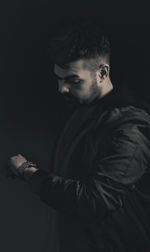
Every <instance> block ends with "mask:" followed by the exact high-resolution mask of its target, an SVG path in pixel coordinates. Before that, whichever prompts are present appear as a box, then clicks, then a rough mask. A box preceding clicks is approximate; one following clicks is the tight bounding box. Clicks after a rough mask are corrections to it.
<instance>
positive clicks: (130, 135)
mask: <svg viewBox="0 0 150 252" xmlns="http://www.w3.org/2000/svg"><path fill="white" fill-rule="evenodd" d="M49 48H50V56H51V59H52V60H53V62H54V74H55V76H56V78H57V80H58V90H59V92H60V93H61V94H63V95H64V97H65V98H66V100H67V102H69V103H70V104H71V106H72V107H73V108H74V109H73V110H72V111H73V112H72V114H71V116H70V118H69V120H68V121H67V122H66V125H65V127H64V129H63V130H62V133H61V135H60V137H59V140H58V142H57V147H56V150H55V153H54V158H53V160H52V162H51V163H52V164H51V172H50V173H47V172H44V171H42V170H40V169H39V168H38V167H36V165H34V164H32V163H31V162H28V161H27V160H26V158H25V157H23V156H22V155H20V154H19V155H17V156H13V157H11V158H10V165H9V166H10V170H11V171H12V172H13V174H15V175H16V176H18V177H21V178H23V179H25V180H26V181H28V183H29V185H30V186H31V189H32V190H33V191H34V192H35V193H37V194H38V195H39V196H40V198H41V200H42V201H44V202H45V203H46V204H48V205H49V206H50V207H52V208H54V209H55V210H56V219H57V222H56V226H57V232H56V233H53V231H51V232H52V233H51V236H54V237H55V236H56V235H58V242H59V244H58V245H59V246H58V250H57V251H60V252H68V251H71V252H75V251H76V252H77V251H79V252H80V251H86V252H98V251H99V252H112V251H114V252H137V251H140V252H148V251H150V218H149V210H150V195H149V193H150V192H149V191H148V189H147V186H148V183H149V178H150V177H149V160H150V115H149V113H148V110H147V108H146V107H145V108H144V107H142V106H141V105H140V104H138V103H136V102H133V101H132V102H131V101H128V100H127V99H126V98H125V95H123V96H121V94H120V92H119V91H117V90H116V89H115V88H114V87H113V84H112V82H111V80H110V45H109V41H108V39H107V37H106V36H105V35H104V33H103V32H101V30H100V28H99V26H97V25H96V24H94V25H93V24H92V22H89V23H84V22H83V23H80V24H74V25H72V26H70V27H67V29H62V30H61V32H60V33H58V35H57V36H55V37H54V38H53V39H52V40H51V41H50V46H49ZM54 252H55V251H54Z"/></svg>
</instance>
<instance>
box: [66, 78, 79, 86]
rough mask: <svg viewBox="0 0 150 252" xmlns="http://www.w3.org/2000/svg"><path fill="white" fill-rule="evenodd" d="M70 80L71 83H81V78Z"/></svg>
mask: <svg viewBox="0 0 150 252" xmlns="http://www.w3.org/2000/svg"><path fill="white" fill-rule="evenodd" d="M69 82H70V84H73V85H76V84H80V83H81V80H79V79H76V80H70V81H69Z"/></svg>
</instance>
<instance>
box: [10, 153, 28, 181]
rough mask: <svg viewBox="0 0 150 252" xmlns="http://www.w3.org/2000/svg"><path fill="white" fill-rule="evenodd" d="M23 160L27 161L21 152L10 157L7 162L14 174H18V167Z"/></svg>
mask: <svg viewBox="0 0 150 252" xmlns="http://www.w3.org/2000/svg"><path fill="white" fill-rule="evenodd" d="M24 162H27V159H26V158H25V157H23V156H22V155H21V154H18V155H16V156H13V157H10V159H9V162H8V166H9V168H10V170H11V171H12V173H13V174H14V175H16V176H18V173H19V172H18V171H19V167H20V166H21V165H22V164H23V163H24Z"/></svg>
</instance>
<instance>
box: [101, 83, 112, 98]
mask: <svg viewBox="0 0 150 252" xmlns="http://www.w3.org/2000/svg"><path fill="white" fill-rule="evenodd" d="M112 89H113V85H112V82H111V80H110V79H107V80H106V81H105V82H104V83H103V85H102V86H101V88H100V96H99V98H102V97H104V96H105V95H106V94H108V93H109V92H110V91H111V90H112Z"/></svg>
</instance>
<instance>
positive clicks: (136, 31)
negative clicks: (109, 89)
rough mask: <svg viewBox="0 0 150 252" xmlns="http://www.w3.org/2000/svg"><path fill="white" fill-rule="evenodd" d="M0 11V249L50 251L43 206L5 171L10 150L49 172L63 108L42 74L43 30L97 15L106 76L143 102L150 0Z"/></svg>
mask: <svg viewBox="0 0 150 252" xmlns="http://www.w3.org/2000/svg"><path fill="white" fill-rule="evenodd" d="M0 11H1V23H0V26H1V38H0V48H1V57H0V64H1V66H0V82H1V84H0V115H1V117H0V118H1V119H0V122H1V128H0V129H1V132H0V139H1V140H0V163H1V170H0V171H1V177H0V199H1V200H0V201H1V206H0V223H1V225H0V237H1V241H0V251H3V252H5V251H6V252H9V251H16V252H19V251H24V252H27V251H28V252H30V251H32V252H34V251H36V252H38V251H39V252H40V251H50V249H51V251H53V249H52V248H51V245H50V244H51V242H50V239H52V235H51V234H49V231H48V227H49V219H48V218H49V217H48V213H49V209H48V208H47V207H46V206H45V205H44V204H43V203H41V202H39V200H38V198H36V197H35V196H33V195H31V194H30V192H29V189H28V186H27V185H26V184H25V183H24V182H20V181H18V180H12V179H11V178H7V177H6V173H5V170H6V164H7V159H8V157H9V156H11V155H14V154H17V153H22V154H24V155H25V156H27V158H28V159H31V160H32V161H34V162H37V163H38V165H39V166H40V167H41V168H42V169H46V170H48V169H49V168H48V164H49V159H50V153H51V149H52V146H53V140H54V138H55V133H56V132H57V128H61V119H62V111H63V110H62V108H63V106H62V101H61V100H60V99H59V98H58V96H57V90H56V83H55V82H54V80H53V76H52V72H51V71H49V64H48V53H47V42H48V34H49V33H50V31H49V27H51V25H52V24H53V23H55V22H58V20H60V19H64V18H67V19H68V18H69V17H80V16H86V17H89V18H91V17H92V16H96V17H101V19H103V20H104V22H105V23H106V25H108V27H109V31H110V36H111V38H112V48H113V51H112V63H111V78H112V81H113V82H114V83H117V85H121V84H122V83H126V84H127V85H128V86H130V87H131V89H132V91H133V93H135V94H137V95H138V96H141V97H142V98H143V99H144V100H145V101H149V90H150V88H149V82H150V75H149V72H150V70H149V55H150V38H149V32H150V15H149V12H150V4H149V1H130V0H128V1H121V0H120V1H119V0H115V1H104V0H103V1H100V0H99V1H89V2H87V1H82V2H81V1H80V2H79V1H76V2H73V1H68V2H67V1H59V2H58V1H57V2H56V1H55V2H49V3H47V2H45V3H44V2H42V1H41V2H39V1H38V2H29V1H19V0H18V1H11V2H6V1H5V2H3V3H1V9H0ZM48 76H49V78H48ZM58 124H59V127H56V126H57V125H58ZM50 237H51V238H50Z"/></svg>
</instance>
